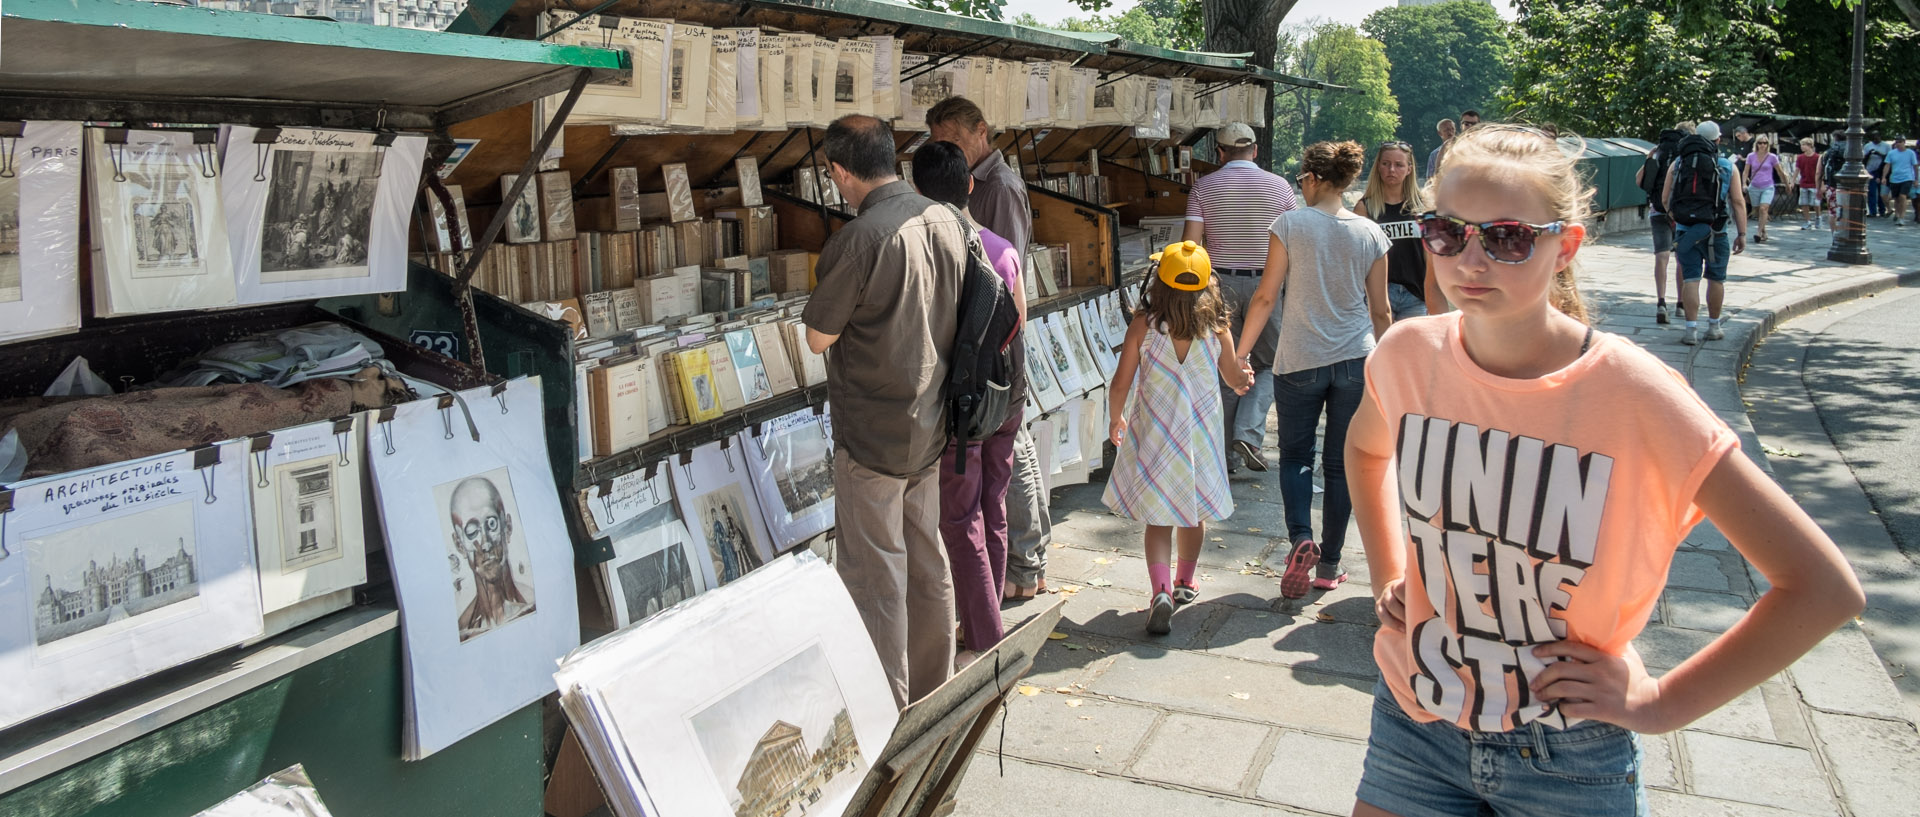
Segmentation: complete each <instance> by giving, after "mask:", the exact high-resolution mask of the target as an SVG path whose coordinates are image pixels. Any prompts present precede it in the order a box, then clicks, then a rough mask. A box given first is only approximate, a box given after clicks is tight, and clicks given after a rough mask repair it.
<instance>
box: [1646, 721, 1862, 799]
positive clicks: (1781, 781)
mask: <svg viewBox="0 0 1920 817" xmlns="http://www.w3.org/2000/svg"><path fill="white" fill-rule="evenodd" d="M1680 740H1681V742H1682V743H1684V744H1685V745H1686V757H1687V765H1688V767H1689V770H1690V771H1691V772H1692V780H1693V791H1694V793H1695V794H1704V795H1707V796H1709V797H1717V798H1720V799H1722V800H1735V801H1738V802H1742V803H1752V804H1755V805H1767V806H1776V807H1782V808H1787V809H1791V810H1793V811H1795V812H1798V813H1801V814H1809V815H1816V814H1817V815H1835V814H1838V809H1836V808H1835V806H1834V802H1833V792H1832V790H1831V788H1830V787H1829V786H1828V785H1827V778H1826V775H1824V774H1822V773H1821V770H1820V768H1819V764H1817V763H1816V762H1815V761H1814V757H1813V753H1812V752H1809V751H1807V750H1805V749H1801V748H1798V747H1793V746H1781V745H1779V744H1774V743H1761V742H1759V741H1754V740H1745V739H1742V738H1730V737H1725V736H1723V735H1710V734H1707V733H1705V732H1694V731H1686V732H1682V733H1680Z"/></svg>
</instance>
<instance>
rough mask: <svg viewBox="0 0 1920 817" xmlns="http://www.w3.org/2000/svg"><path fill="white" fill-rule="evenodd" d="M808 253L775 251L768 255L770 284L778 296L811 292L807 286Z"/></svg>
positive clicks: (802, 251) (803, 251)
mask: <svg viewBox="0 0 1920 817" xmlns="http://www.w3.org/2000/svg"><path fill="white" fill-rule="evenodd" d="M808 266H809V264H808V263H807V251H806V250H775V251H773V252H770V253H767V274H768V278H769V284H770V286H771V288H772V290H773V291H774V292H775V293H776V294H781V295H785V294H787V293H790V292H810V291H812V289H811V287H809V286H808V285H807V268H808Z"/></svg>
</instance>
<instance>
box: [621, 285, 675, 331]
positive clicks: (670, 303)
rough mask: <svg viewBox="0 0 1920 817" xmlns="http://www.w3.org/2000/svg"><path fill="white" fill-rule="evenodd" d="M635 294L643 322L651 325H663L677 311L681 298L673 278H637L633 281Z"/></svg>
mask: <svg viewBox="0 0 1920 817" xmlns="http://www.w3.org/2000/svg"><path fill="white" fill-rule="evenodd" d="M633 293H634V298H635V300H636V301H637V302H638V303H639V305H640V314H641V318H642V320H644V321H646V322H647V323H649V324H658V323H663V322H665V321H666V320H667V319H668V318H670V317H673V315H674V313H675V312H676V311H677V310H676V307H677V306H678V304H679V297H680V296H679V291H678V289H677V284H675V282H674V280H673V277H672V276H667V275H648V276H646V277H643V278H636V279H634V281H633Z"/></svg>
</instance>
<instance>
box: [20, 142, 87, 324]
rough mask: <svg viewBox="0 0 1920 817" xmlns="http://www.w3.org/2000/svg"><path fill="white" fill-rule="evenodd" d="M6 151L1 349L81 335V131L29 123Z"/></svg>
mask: <svg viewBox="0 0 1920 817" xmlns="http://www.w3.org/2000/svg"><path fill="white" fill-rule="evenodd" d="M9 142H10V143H12V144H10V145H7V144H5V143H9ZM0 145H4V146H5V147H6V148H7V149H6V153H7V155H8V156H10V157H12V158H11V162H12V166H13V168H12V169H13V172H12V173H10V174H4V175H0V342H5V341H10V340H21V339H24V338H31V337H38V336H41V335H50V334H54V333H56V332H64V331H70V330H73V329H78V328H79V327H80V178H81V175H82V173H81V168H82V166H83V165H82V163H81V161H80V155H81V154H80V150H81V149H80V124H79V123H77V122H28V123H25V127H24V128H23V129H22V131H21V135H20V136H19V137H17V138H15V137H5V136H0Z"/></svg>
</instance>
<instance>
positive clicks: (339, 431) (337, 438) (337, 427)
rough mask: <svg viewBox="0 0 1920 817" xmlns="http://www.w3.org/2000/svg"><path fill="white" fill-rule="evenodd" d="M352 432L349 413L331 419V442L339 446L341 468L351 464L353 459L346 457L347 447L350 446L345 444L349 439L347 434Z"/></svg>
mask: <svg viewBox="0 0 1920 817" xmlns="http://www.w3.org/2000/svg"><path fill="white" fill-rule="evenodd" d="M352 433H353V415H351V414H349V415H347V416H345V417H340V418H337V419H335V420H334V421H333V442H334V444H335V445H336V446H338V447H339V448H340V467H341V468H345V467H347V466H349V465H352V464H353V461H352V460H351V459H348V457H347V449H348V448H349V447H350V446H348V445H347V441H348V439H349V438H348V436H347V435H349V434H352Z"/></svg>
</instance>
